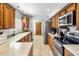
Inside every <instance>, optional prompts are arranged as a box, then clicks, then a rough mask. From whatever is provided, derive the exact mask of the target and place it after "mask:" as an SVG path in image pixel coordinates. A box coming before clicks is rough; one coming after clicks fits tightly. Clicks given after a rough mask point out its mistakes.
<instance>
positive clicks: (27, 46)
mask: <svg viewBox="0 0 79 59" xmlns="http://www.w3.org/2000/svg"><path fill="white" fill-rule="evenodd" d="M29 33H30V32H25V33H20V34H17V35H15V36H13V37H11V38H8V41H7V42H6V43H3V44H0V56H28V55H29V52H30V50H31V48H32V42H26V43H22V42H17V41H18V40H20V39H21V38H22V37H24V36H26V35H27V34H29Z"/></svg>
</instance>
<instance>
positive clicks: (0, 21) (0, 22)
mask: <svg viewBox="0 0 79 59" xmlns="http://www.w3.org/2000/svg"><path fill="white" fill-rule="evenodd" d="M2 28H3V4H2V3H0V29H2Z"/></svg>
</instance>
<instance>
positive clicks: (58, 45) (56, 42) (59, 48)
mask: <svg viewBox="0 0 79 59" xmlns="http://www.w3.org/2000/svg"><path fill="white" fill-rule="evenodd" d="M54 54H55V55H60V56H63V54H64V53H63V46H62V43H61V42H60V41H59V40H57V39H54Z"/></svg>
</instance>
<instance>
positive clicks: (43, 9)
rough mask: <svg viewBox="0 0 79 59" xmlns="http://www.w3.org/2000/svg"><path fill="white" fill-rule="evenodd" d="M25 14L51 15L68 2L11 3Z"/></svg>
mask: <svg viewBox="0 0 79 59" xmlns="http://www.w3.org/2000/svg"><path fill="white" fill-rule="evenodd" d="M9 4H10V5H12V6H13V7H14V8H15V9H17V10H19V11H20V12H22V13H23V14H25V15H31V16H45V17H48V16H51V15H53V14H54V13H56V12H57V11H58V10H60V9H61V8H63V7H64V6H65V5H67V3H9Z"/></svg>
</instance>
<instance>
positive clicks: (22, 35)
mask: <svg viewBox="0 0 79 59" xmlns="http://www.w3.org/2000/svg"><path fill="white" fill-rule="evenodd" d="M29 33H30V32H24V33H19V34H17V35H15V36H13V37H11V38H8V40H9V41H10V42H16V41H18V40H20V39H22V38H23V37H25V36H26V35H28V34H29Z"/></svg>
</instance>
